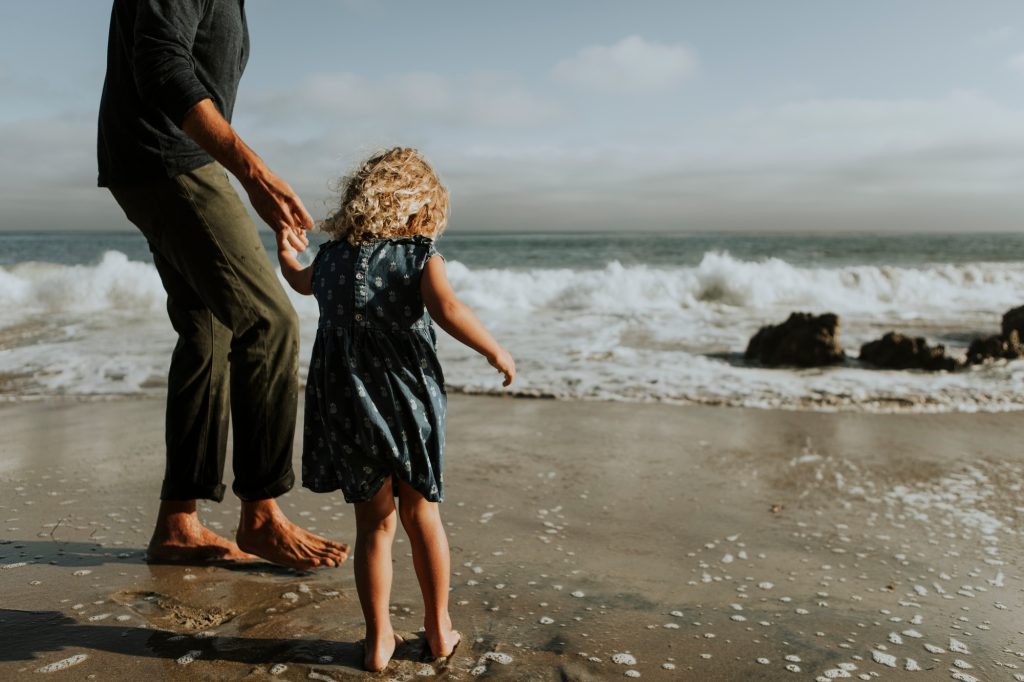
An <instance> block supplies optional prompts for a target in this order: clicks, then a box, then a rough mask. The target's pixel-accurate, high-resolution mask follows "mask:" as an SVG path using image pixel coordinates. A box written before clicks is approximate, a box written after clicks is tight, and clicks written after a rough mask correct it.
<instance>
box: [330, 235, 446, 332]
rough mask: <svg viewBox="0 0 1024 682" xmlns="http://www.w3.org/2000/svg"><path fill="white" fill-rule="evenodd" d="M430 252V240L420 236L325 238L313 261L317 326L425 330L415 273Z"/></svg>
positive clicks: (427, 327) (432, 250)
mask: <svg viewBox="0 0 1024 682" xmlns="http://www.w3.org/2000/svg"><path fill="white" fill-rule="evenodd" d="M435 253H437V251H436V249H435V248H434V242H433V240H431V239H429V238H427V237H422V236H415V237H403V238H397V239H379V240H376V241H373V242H369V243H366V244H360V245H358V246H353V245H352V244H349V243H348V242H347V241H344V240H341V241H332V242H327V243H326V244H324V245H323V246H322V247H321V248H320V252H319V253H318V254H317V257H316V259H315V261H314V263H313V267H314V270H313V281H312V285H313V295H314V296H315V297H316V300H317V302H318V303H319V305H320V328H321V329H324V328H335V329H346V330H353V329H368V330H374V331H385V332H404V331H411V330H423V331H426V330H430V316H429V315H427V311H426V308H425V307H424V304H423V297H422V295H421V293H420V277H421V276H422V273H423V267H424V266H425V265H426V262H427V261H428V260H430V258H431V256H433V255H434V254H435Z"/></svg>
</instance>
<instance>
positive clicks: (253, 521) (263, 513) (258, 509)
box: [239, 497, 281, 529]
mask: <svg viewBox="0 0 1024 682" xmlns="http://www.w3.org/2000/svg"><path fill="white" fill-rule="evenodd" d="M280 514H281V508H280V507H278V505H277V500H275V499H274V498H272V497H271V498H267V499H265V500H242V512H241V519H240V520H239V529H241V528H259V527H260V526H263V525H265V524H266V523H268V522H269V521H273V520H274V519H275V518H276V517H277V516H279V515H280Z"/></svg>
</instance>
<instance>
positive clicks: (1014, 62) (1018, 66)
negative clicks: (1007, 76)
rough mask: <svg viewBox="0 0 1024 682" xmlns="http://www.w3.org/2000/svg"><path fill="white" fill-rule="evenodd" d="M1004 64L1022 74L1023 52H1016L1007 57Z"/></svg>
mask: <svg viewBox="0 0 1024 682" xmlns="http://www.w3.org/2000/svg"><path fill="white" fill-rule="evenodd" d="M1006 65H1007V66H1009V67H1010V68H1011V69H1013V70H1014V71H1016V72H1017V73H1019V74H1022V75H1024V52H1018V53H1017V54H1015V55H1013V56H1012V57H1010V58H1009V59H1007V60H1006Z"/></svg>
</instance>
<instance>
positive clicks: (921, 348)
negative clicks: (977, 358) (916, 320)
mask: <svg viewBox="0 0 1024 682" xmlns="http://www.w3.org/2000/svg"><path fill="white" fill-rule="evenodd" d="M860 359H861V360H862V361H864V362H867V363H870V364H872V365H875V366H877V367H883V368H885V369H925V370H929V371H932V372H937V371H941V370H946V371H953V370H955V369H956V368H957V367H959V366H960V361H958V360H957V359H956V358H951V357H949V356H948V355H946V347H945V346H943V345H941V344H940V345H937V346H934V347H933V346H929V345H928V342H927V341H925V340H924V339H923V338H921V337H912V336H904V335H903V334H898V333H896V332H889V333H888V334H886V335H885V336H883V337H882V338H880V339H878V340H877V341H871V342H869V343H865V344H864V345H863V346H861V347H860Z"/></svg>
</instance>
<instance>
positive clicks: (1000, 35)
mask: <svg viewBox="0 0 1024 682" xmlns="http://www.w3.org/2000/svg"><path fill="white" fill-rule="evenodd" d="M1018 33H1019V31H1018V30H1017V28H1016V27H1015V26H996V27H995V28H991V29H989V30H987V31H985V32H983V33H980V34H978V35H977V36H975V38H974V42H975V43H976V44H978V45H980V46H982V47H995V46H998V45H1005V44H1006V43H1008V42H1010V41H1011V40H1013V39H1014V38H1016V37H1017V35H1018Z"/></svg>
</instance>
